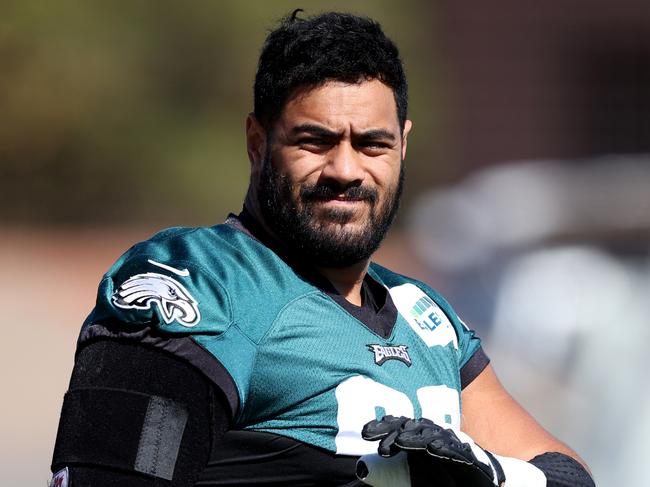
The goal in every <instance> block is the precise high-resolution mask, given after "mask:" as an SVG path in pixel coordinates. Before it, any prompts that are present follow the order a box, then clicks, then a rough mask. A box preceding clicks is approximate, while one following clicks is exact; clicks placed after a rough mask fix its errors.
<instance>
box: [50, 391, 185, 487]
mask: <svg viewBox="0 0 650 487" xmlns="http://www.w3.org/2000/svg"><path fill="white" fill-rule="evenodd" d="M187 416H188V412H187V410H186V409H185V407H183V406H182V405H181V404H179V403H177V402H175V401H171V400H169V399H167V398H164V397H160V396H149V395H146V394H142V393H138V392H133V391H127V390H119V389H107V388H91V389H76V390H71V391H69V392H68V393H67V394H66V395H65V400H64V402H63V409H62V412H61V423H60V425H59V433H58V437H57V443H56V447H55V450H54V458H53V464H54V465H71V464H90V465H98V466H103V467H109V468H116V469H119V470H127V471H128V470H135V471H136V472H140V473H143V474H147V475H151V476H153V477H159V478H162V479H165V480H171V479H172V477H173V474H174V467H175V465H176V460H177V458H178V451H179V447H180V444H181V439H182V438H183V432H184V431H185V425H186V424H187Z"/></svg>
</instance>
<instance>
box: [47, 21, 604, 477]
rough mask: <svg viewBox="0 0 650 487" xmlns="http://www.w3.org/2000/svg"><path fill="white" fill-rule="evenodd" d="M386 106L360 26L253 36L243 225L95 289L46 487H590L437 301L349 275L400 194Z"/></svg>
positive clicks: (393, 97)
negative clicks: (255, 50)
mask: <svg viewBox="0 0 650 487" xmlns="http://www.w3.org/2000/svg"><path fill="white" fill-rule="evenodd" d="M406 111H407V86H406V78H405V75H404V71H403V68H402V64H401V61H400V59H399V56H398V52H397V49H396V47H395V46H394V44H393V43H392V42H391V41H390V40H389V39H388V38H386V37H385V35H384V34H383V32H382V31H381V29H380V27H379V25H378V24H376V23H374V22H372V21H370V20H368V19H363V18H359V17H355V16H351V15H345V14H338V13H328V14H322V15H319V16H316V17H312V18H309V19H306V20H301V19H297V18H296V15H295V13H294V15H293V16H291V17H290V18H288V19H285V21H283V22H282V24H281V25H280V27H279V28H278V29H276V30H275V31H273V32H271V34H270V35H269V36H268V38H267V40H266V43H265V46H264V49H263V51H262V54H261V57H260V62H259V68H258V72H257V76H256V80H255V110H254V113H253V114H251V115H249V116H248V119H247V121H246V136H247V147H248V156H249V159H250V162H251V179H250V186H249V189H248V193H247V195H246V200H245V204H244V210H243V211H242V213H241V214H240V215H239V216H234V215H231V216H230V217H229V218H228V219H227V221H226V222H225V223H224V224H221V225H216V226H214V227H211V228H195V229H180V228H175V229H168V230H165V231H163V232H161V233H159V234H158V235H156V236H154V237H153V238H151V239H150V240H148V241H145V242H141V243H139V244H137V245H135V246H134V247H132V248H131V249H130V250H129V251H128V252H127V253H126V254H125V255H123V256H122V257H121V258H120V259H119V260H118V261H117V262H116V264H115V265H114V266H113V267H112V268H111V269H110V270H109V271H108V273H107V274H106V275H105V276H104V278H103V280H102V281H101V284H100V286H99V292H98V297H97V304H96V307H95V309H94V310H93V312H92V313H91V314H90V316H89V317H88V319H87V320H86V322H85V323H84V326H83V328H82V331H81V335H80V338H79V346H78V351H77V356H76V361H75V368H74V371H73V374H72V379H71V383H70V389H69V391H68V393H67V394H66V398H65V401H64V405H63V410H62V413H61V423H60V426H59V433H58V437H57V443H56V446H55V451H54V459H53V465H52V468H53V471H55V472H57V473H56V474H55V477H54V481H55V482H59V483H60V484H63V483H64V482H69V485H72V486H73V487H80V486H93V487H97V486H99V487H101V486H104V485H125V486H126V485H128V486H135V487H139V486H170V485H172V486H192V485H201V486H216V485H220V486H222V485H348V486H352V485H365V484H366V483H367V484H370V485H414V486H419V485H432V486H433V485H478V486H485V485H500V484H503V483H504V482H505V485H508V486H514V487H516V486H524V485H526V486H542V485H593V484H592V483H591V480H590V478H589V475H588V474H587V473H586V471H585V469H584V467H582V465H581V462H580V460H579V459H578V457H577V456H576V454H575V453H574V452H572V451H571V450H570V449H569V448H567V447H566V446H565V445H563V444H562V443H560V442H558V441H557V440H555V439H554V438H553V437H551V436H550V435H549V434H548V433H546V432H545V431H544V430H543V429H542V428H541V427H540V426H539V425H538V424H537V423H536V422H535V421H534V420H533V419H532V418H531V417H530V416H529V415H528V414H527V413H526V412H525V411H524V410H523V409H521V407H519V406H518V405H517V404H516V403H515V402H514V400H512V399H511V398H510V396H509V395H508V394H507V393H506V392H505V390H504V389H503V388H502V387H501V385H500V384H499V382H498V381H497V379H496V377H495V375H494V373H493V371H492V369H491V367H490V366H489V361H488V359H487V357H486V356H485V354H484V353H483V351H482V349H481V347H480V342H479V340H478V338H477V337H475V336H474V333H473V332H471V331H470V330H469V329H468V328H467V327H466V326H465V325H464V324H463V323H462V321H460V319H459V318H458V317H457V316H456V314H455V313H454V311H453V310H452V309H451V307H450V306H449V305H448V304H447V303H446V302H445V301H444V299H443V298H442V297H441V296H440V295H438V294H437V293H436V292H435V291H433V290H432V289H430V288H429V287H427V286H426V285H425V284H423V283H420V282H418V281H415V280H413V279H410V278H407V277H405V276H401V275H399V274H395V273H393V272H391V271H389V270H387V269H384V268H382V267H380V266H378V265H376V264H374V263H370V256H371V255H372V253H373V252H374V251H375V250H376V249H377V247H378V246H379V244H380V242H381V240H382V238H383V237H384V235H385V233H386V231H387V229H388V227H389V226H390V224H391V222H392V220H393V217H394V216H395V212H396V210H397V206H398V202H399V198H400V193H401V189H402V181H403V160H404V158H405V156H406V144H407V139H408V134H409V132H410V130H411V122H410V121H409V120H407V118H406ZM461 400H462V401H461ZM461 403H462V422H461ZM416 418H418V419H416ZM374 440H380V442H379V444H377V443H376V442H375V441H374ZM475 442H476V443H478V444H480V445H481V447H482V448H481V447H479V446H478V445H477V444H475ZM377 452H379V454H378V453H377ZM549 452H555V453H549ZM360 457H361V458H360ZM529 460H530V462H529ZM364 481H365V482H364Z"/></svg>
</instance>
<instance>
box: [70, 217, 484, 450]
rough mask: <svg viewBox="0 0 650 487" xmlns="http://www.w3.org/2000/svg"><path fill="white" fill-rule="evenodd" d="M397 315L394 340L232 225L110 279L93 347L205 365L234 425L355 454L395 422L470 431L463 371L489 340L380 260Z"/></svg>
mask: <svg viewBox="0 0 650 487" xmlns="http://www.w3.org/2000/svg"><path fill="white" fill-rule="evenodd" d="M368 274H369V276H370V277H371V278H372V279H374V280H375V281H376V282H378V283H380V284H381V285H382V286H384V287H385V288H386V289H387V291H388V293H387V298H386V303H385V304H384V306H385V307H386V306H392V307H394V308H395V310H396V311H395V313H394V315H393V316H394V317H395V318H394V323H393V324H392V328H391V330H390V334H389V335H388V336H387V337H383V336H380V335H379V334H378V333H376V332H374V331H373V329H372V327H369V326H367V324H364V323H362V322H361V321H360V320H359V319H357V318H355V317H354V316H353V315H352V314H350V313H349V312H348V311H347V310H346V309H345V308H344V307H343V306H341V305H340V304H338V303H337V302H336V301H335V300H334V299H332V297H331V296H330V295H328V293H326V292H324V291H323V289H322V288H321V287H319V286H318V285H316V284H314V282H313V281H311V280H310V279H307V278H306V277H305V275H304V274H301V273H299V272H297V271H296V269H295V268H294V267H292V266H291V265H289V264H288V263H287V261H285V260H283V259H282V258H280V257H279V256H278V254H276V253H275V252H274V251H272V250H271V249H270V248H269V247H267V246H266V245H264V244H262V243H261V242H260V241H258V240H257V239H255V238H253V237H252V236H251V235H250V234H248V233H246V232H244V231H242V230H241V229H238V228H235V227H234V226H232V225H228V224H221V225H216V226H214V227H209V228H195V229H181V228H176V229H169V230H165V231H163V232H161V233H159V234H157V235H155V236H154V237H152V238H151V239H149V240H147V241H145V242H141V243H139V244H136V245H135V246H134V247H132V248H131V249H129V250H128V251H127V252H126V253H125V254H124V255H123V256H122V257H121V258H120V259H119V260H118V261H117V262H116V263H115V264H114V265H113V266H112V267H111V269H110V270H109V271H108V272H107V273H106V274H105V275H104V277H103V279H102V281H101V284H100V286H99V292H98V296H97V303H96V307H95V309H94V310H93V312H92V313H91V314H90V316H89V317H88V319H87V320H86V322H85V323H84V326H83V329H82V332H81V336H80V343H81V344H83V343H84V342H86V341H88V340H91V339H94V338H97V337H123V338H130V339H134V340H139V341H141V342H143V343H147V344H150V345H153V346H157V347H160V348H163V349H166V350H168V351H170V352H172V353H174V354H176V355H178V356H180V357H183V358H184V359H186V360H188V361H190V362H191V363H192V364H194V365H195V366H196V367H198V368H199V369H201V370H202V371H203V372H204V373H205V374H206V375H207V376H208V377H209V378H210V379H211V380H212V381H213V382H215V384H217V385H218V386H219V387H220V388H221V389H222V390H223V391H224V393H225V394H226V396H227V397H228V399H229V401H230V404H231V407H232V410H233V427H234V428H236V429H241V430H251V431H262V432H270V433H274V434H278V435H282V436H286V437H289V438H293V439H296V440H299V441H302V442H305V443H308V444H311V445H315V446H317V447H321V448H324V449H326V450H329V451H332V452H336V453H338V454H344V455H361V454H365V453H371V452H373V451H376V448H377V445H376V443H374V442H367V441H364V440H362V439H361V436H360V432H361V428H362V427H363V425H364V424H365V423H366V422H368V421H370V420H372V419H375V418H380V417H381V416H383V415H385V414H392V415H396V416H401V415H403V416H408V417H427V418H429V419H432V420H433V421H435V422H436V423H438V424H440V425H442V426H445V427H452V428H456V429H457V428H459V427H460V418H461V415H460V411H461V404H460V391H461V379H460V371H461V368H462V367H463V366H464V365H465V364H466V363H467V362H468V361H469V360H470V358H471V357H472V356H473V355H474V354H475V352H476V351H477V350H478V349H479V348H480V341H479V339H478V338H477V337H476V336H475V335H474V333H473V332H472V331H470V330H469V329H468V328H467V327H466V326H465V325H464V324H463V323H462V321H461V320H460V319H459V318H458V317H457V315H456V313H455V312H454V311H453V310H452V309H451V307H450V306H449V305H448V304H447V302H446V301H445V300H444V299H443V298H442V297H441V296H440V295H439V294H438V293H436V292H435V291H433V290H432V289H430V288H429V287H427V286H426V285H425V284H423V283H421V282H418V281H416V280H413V279H410V278H408V277H405V276H402V275H399V274H396V273H394V272H391V271H389V270H388V269H385V268H383V267H381V266H379V265H377V264H374V263H373V264H371V265H370V268H369V271H368Z"/></svg>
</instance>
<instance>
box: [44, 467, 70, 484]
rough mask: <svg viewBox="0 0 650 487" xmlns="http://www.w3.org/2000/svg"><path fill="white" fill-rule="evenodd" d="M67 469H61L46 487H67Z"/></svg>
mask: <svg viewBox="0 0 650 487" xmlns="http://www.w3.org/2000/svg"><path fill="white" fill-rule="evenodd" d="M69 485H70V483H69V482H68V467H65V468H62V469H61V470H59V471H58V472H57V473H55V474H54V476H53V477H52V480H50V481H49V482H48V483H47V487H68V486H69Z"/></svg>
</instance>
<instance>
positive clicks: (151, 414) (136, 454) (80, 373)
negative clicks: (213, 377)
mask: <svg viewBox="0 0 650 487" xmlns="http://www.w3.org/2000/svg"><path fill="white" fill-rule="evenodd" d="M229 417H230V416H229V407H228V403H227V401H226V399H225V398H224V397H223V395H222V394H221V393H220V391H219V390H217V389H216V388H215V387H214V385H213V384H211V383H210V382H209V381H208V380H207V379H206V377H205V376H204V375H203V374H202V373H201V372H199V371H198V369H196V368H195V367H193V366H191V365H190V364H189V363H187V362H185V361H184V360H182V359H179V358H178V357H174V356H173V355H171V354H168V353H166V352H164V351H161V350H158V349H154V348H151V347H147V346H144V345H141V344H138V343H129V342H125V341H120V340H100V341H97V342H94V343H86V344H84V345H83V347H82V348H81V349H80V350H79V352H78V353H77V356H76V359H75V366H74V369H73V372H72V379H71V380H70V390H69V392H68V393H67V394H66V397H65V400H64V404H63V409H62V411H61V419H60V423H59V432H58V435H57V441H56V446H55V450H54V458H53V463H52V469H53V471H57V470H59V469H60V468H62V467H66V466H67V467H69V471H70V480H71V482H70V483H71V485H72V486H73V487H116V486H124V487H126V486H128V487H170V486H173V487H191V486H193V485H194V484H195V481H196V479H197V478H198V476H199V474H200V472H201V471H202V470H203V468H205V465H206V463H207V461H208V458H209V455H210V450H211V448H212V446H213V444H214V442H215V441H217V439H218V438H220V437H221V435H222V434H223V432H224V431H225V430H226V429H227V428H228V427H229V424H228V421H229Z"/></svg>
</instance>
